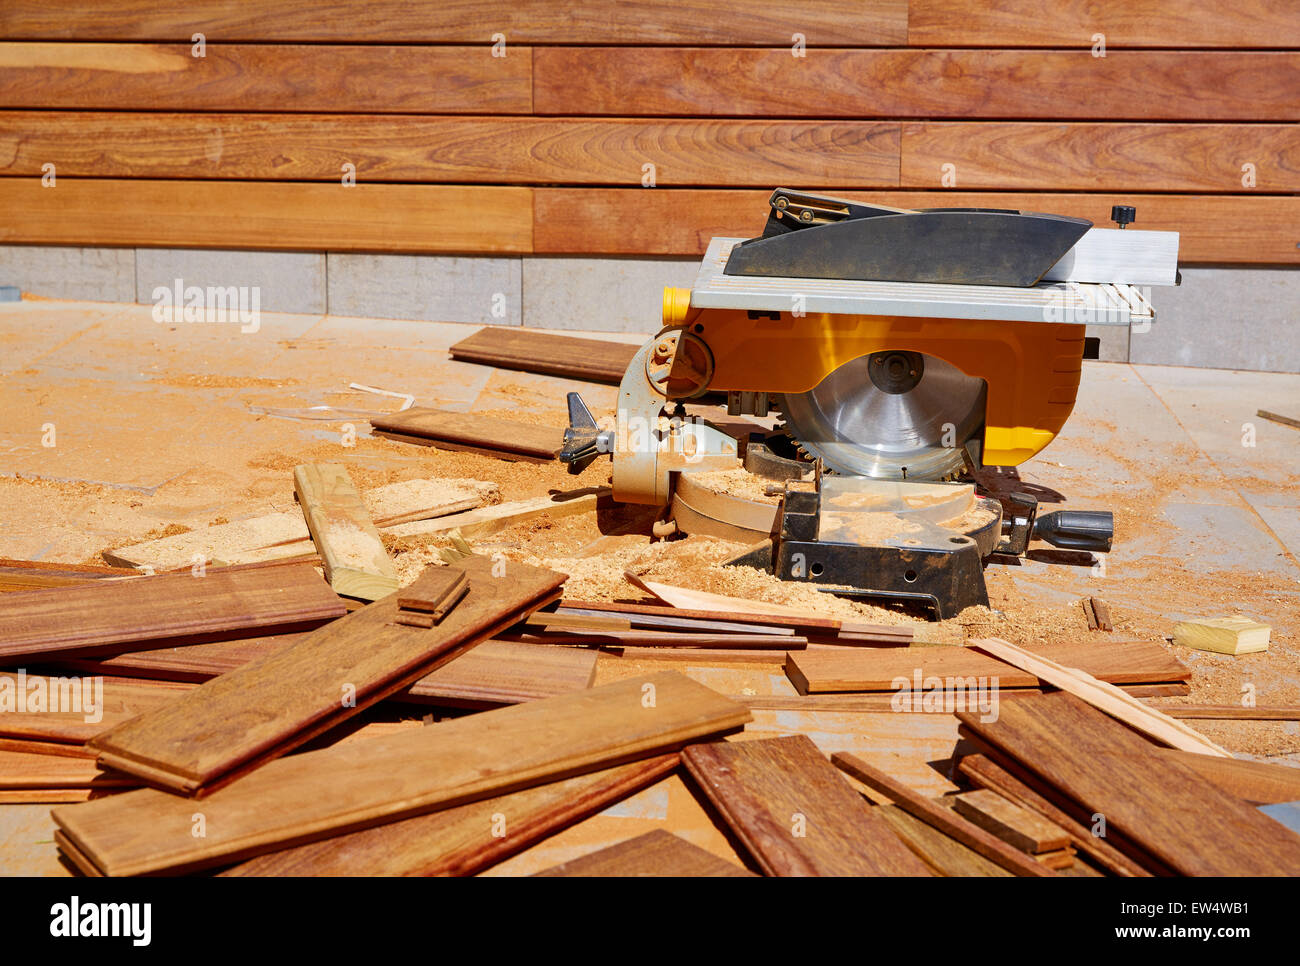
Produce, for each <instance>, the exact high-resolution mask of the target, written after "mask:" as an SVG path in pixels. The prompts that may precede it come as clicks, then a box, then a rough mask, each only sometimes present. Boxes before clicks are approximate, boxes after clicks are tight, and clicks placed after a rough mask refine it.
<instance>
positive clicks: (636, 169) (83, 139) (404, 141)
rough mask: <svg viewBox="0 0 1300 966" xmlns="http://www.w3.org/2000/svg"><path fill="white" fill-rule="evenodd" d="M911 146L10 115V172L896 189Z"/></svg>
mask: <svg viewBox="0 0 1300 966" xmlns="http://www.w3.org/2000/svg"><path fill="white" fill-rule="evenodd" d="M898 145H899V125H898V124H897V123H894V122H887V121H846V120H839V121H782V120H722V119H712V120H711V119H680V120H640V119H637V118H610V119H600V120H594V119H558V118H555V119H553V118H534V117H454V116H446V117H429V116H412V115H408V116H402V117H393V116H388V115H378V114H310V115H308V114H225V113H215V114H174V113H120V112H80V111H67V112H63V111H60V112H39V113H33V112H31V111H6V112H0V147H3V149H4V150H3V152H2V153H0V174H5V175H20V176H21V175H36V176H37V177H39V176H40V175H41V174H42V172H43V170H44V169H43V168H42V165H44V164H54V165H55V166H56V168H57V171H58V173H59V174H60V175H62V176H65V177H69V178H76V177H86V178H199V179H217V178H222V179H239V180H252V181H327V182H333V183H334V184H339V185H341V179H342V172H343V171H344V170H345V169H344V166H345V165H347V164H351V165H354V166H355V175H356V181H357V183H375V182H419V183H453V184H482V183H487V184H548V183H559V184H592V185H600V184H612V185H632V186H636V187H641V186H642V184H643V179H644V178H645V177H646V171H645V170H644V167H643V166H644V165H647V164H650V165H653V166H654V170H653V175H654V181H655V184H657V185H664V186H670V185H708V186H716V185H724V186H768V185H775V184H777V183H785V182H787V181H794V182H796V183H798V184H800V185H802V186H804V187H806V188H813V187H818V186H823V187H824V186H834V185H843V184H853V185H858V186H862V187H873V186H889V187H892V186H895V185H897V184H898V169H899V148H898ZM340 190H343V189H342V188H340ZM462 214H463V212H462ZM478 217H480V216H478V215H477V214H476V217H475V219H472V220H478Z"/></svg>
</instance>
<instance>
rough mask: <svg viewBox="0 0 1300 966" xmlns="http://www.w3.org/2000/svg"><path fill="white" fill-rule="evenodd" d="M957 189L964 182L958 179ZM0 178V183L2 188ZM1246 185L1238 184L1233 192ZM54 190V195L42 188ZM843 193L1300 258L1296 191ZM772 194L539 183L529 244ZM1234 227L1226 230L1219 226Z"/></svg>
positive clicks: (625, 241) (1209, 253) (681, 223)
mask: <svg viewBox="0 0 1300 966" xmlns="http://www.w3.org/2000/svg"><path fill="white" fill-rule="evenodd" d="M959 187H960V185H959ZM2 188H3V182H0V189H2ZM1236 190H1243V189H1240V188H1238V189H1236ZM46 193H47V194H52V193H53V192H46ZM835 193H837V194H842V195H843V196H844V197H846V198H850V199H858V200H861V201H866V202H873V203H876V204H883V205H893V206H896V207H900V208H936V207H944V206H957V207H972V208H980V207H984V208H1019V209H1022V210H1025V211H1044V212H1049V213H1051V214H1058V215H1070V216H1071V217H1075V218H1087V219H1089V220H1091V221H1092V222H1094V223H1095V224H1096V225H1098V226H1099V227H1109V226H1110V224H1111V221H1110V209H1111V206H1112V205H1121V204H1123V205H1134V206H1135V207H1136V208H1137V213H1138V215H1137V216H1138V222H1137V223H1138V225H1139V226H1140V227H1142V228H1144V229H1152V230H1160V231H1176V232H1178V233H1179V240H1178V241H1179V247H1178V254H1179V261H1180V262H1181V263H1183V264H1188V263H1194V262H1211V263H1249V262H1258V263H1267V264H1300V248H1297V247H1296V237H1295V226H1296V224H1297V223H1300V198H1297V197H1295V196H1294V195H1282V194H1267V195H1265V194H1261V195H1257V196H1256V195H1228V194H1225V195H1188V194H1142V193H1136V192H1134V193H1125V194H1116V193H1114V192H1109V193H1100V194H1061V193H1048V192H1041V193H1032V192H1019V193H1014V194H1004V193H999V192H978V191H966V190H953V191H875V192H869V191H849V190H845V191H842V192H835ZM770 195H771V192H770V191H739V190H737V191H724V190H719V191H706V190H696V191H687V190H681V189H672V188H665V189H658V190H655V191H646V190H643V189H639V188H582V189H578V188H538V189H536V211H537V221H536V231H535V237H534V249H535V250H536V251H537V252H538V253H547V254H557V255H558V254H569V255H577V254H591V253H596V252H599V253H603V254H609V255H700V254H703V252H704V251H705V249H706V248H708V244H709V240H710V239H711V238H713V237H714V236H719V235H720V236H727V237H732V238H737V237H738V238H752V237H754V236H755V235H759V234H761V233H762V231H763V221H764V219H765V218H766V217H767V211H768V207H767V199H768V197H769V196H770ZM1225 224H1231V225H1232V226H1233V231H1232V232H1231V234H1229V233H1226V232H1224V230H1223V226H1224V225H1225Z"/></svg>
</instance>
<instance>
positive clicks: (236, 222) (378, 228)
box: [0, 176, 533, 254]
mask: <svg viewBox="0 0 1300 966" xmlns="http://www.w3.org/2000/svg"><path fill="white" fill-rule="evenodd" d="M340 177H341V176H340ZM58 188H59V190H57V191H49V190H47V189H45V188H42V187H41V184H40V181H39V179H32V178H0V242H3V243H4V244H19V243H31V244H42V245H46V244H48V245H65V244H66V245H120V246H135V245H167V244H174V243H175V241H176V239H175V236H174V234H173V233H172V232H171V230H170V229H168V228H166V227H164V226H166V225H175V224H181V223H184V224H186V225H187V226H189V227H187V229H186V232H185V244H186V247H189V248H223V249H225V248H246V249H253V250H264V249H265V250H275V251H323V250H325V249H326V248H328V249H329V250H330V251H352V252H417V253H418V252H423V253H435V252H454V253H464V252H474V253H477V254H488V253H519V252H529V251H532V247H533V244H532V239H533V197H532V190H531V189H529V188H517V187H496V186H482V187H472V186H471V187H464V186H445V185H408V184H402V185H383V184H367V183H365V182H364V181H362V182H360V183H358V184H356V185H354V186H352V187H350V188H348V187H343V186H342V184H341V183H335V184H310V183H305V182H292V181H277V182H246V181H193V180H190V181H181V180H177V181H148V180H144V179H130V180H118V179H107V178H105V179H96V180H90V181H85V180H80V181H79V180H77V179H73V178H66V179H63V180H61V181H60V182H59V185H58ZM467 209H472V210H473V211H474V215H475V216H474V217H473V218H466V217H465V211H466V210H467Z"/></svg>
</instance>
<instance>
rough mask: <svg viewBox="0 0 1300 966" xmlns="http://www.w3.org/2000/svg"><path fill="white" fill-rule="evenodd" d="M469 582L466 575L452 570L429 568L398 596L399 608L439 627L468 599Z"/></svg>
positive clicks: (447, 568) (448, 568)
mask: <svg viewBox="0 0 1300 966" xmlns="http://www.w3.org/2000/svg"><path fill="white" fill-rule="evenodd" d="M467 590H469V581H468V580H467V579H466V578H465V573H464V571H461V570H455V569H453V568H451V567H432V566H431V567H425V568H424V571H423V572H422V573H421V574H420V576H418V577H416V578H415V581H414V582H413V583H412V584H411V585H410V586H408V587H406V588H404V589H402V590H401V591H399V592H398V594H397V606H398V607H400V608H402V609H403V610H413V611H418V612H420V614H421V615H423V616H427V617H429V618H430V620H432V622H433V623H434V624H436V623H438V622H439V621H440V620H442V619H443V617H445V616H446V614H447V611H449V610H451V609H452V608H453V607H455V606H456V604H458V603H459V602H460V599H461V598H462V597H464V596H465V591H467Z"/></svg>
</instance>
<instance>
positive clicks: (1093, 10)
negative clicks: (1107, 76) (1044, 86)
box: [907, 0, 1300, 47]
mask: <svg viewBox="0 0 1300 966" xmlns="http://www.w3.org/2000/svg"><path fill="white" fill-rule="evenodd" d="M908 13H909V20H908V31H907V36H908V42H909V43H910V44H912V45H913V46H917V47H938V46H945V45H962V46H967V47H990V46H991V47H1090V46H1091V45H1092V44H1093V43H1094V42H1095V41H1094V40H1093V35H1094V34H1097V33H1102V34H1105V37H1106V46H1107V47H1121V46H1122V47H1300V7H1298V6H1296V4H1295V3H1294V2H1293V0H1234V2H1233V3H1231V4H1219V3H1212V2H1207V0H1202V2H1199V3H1188V2H1187V0H1142V2H1140V3H1135V2H1134V0H1056V2H1054V3H1052V4H1050V5H1044V3H1043V2H1042V0H998V2H997V3H989V2H988V0H910V2H909V3H908Z"/></svg>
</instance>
